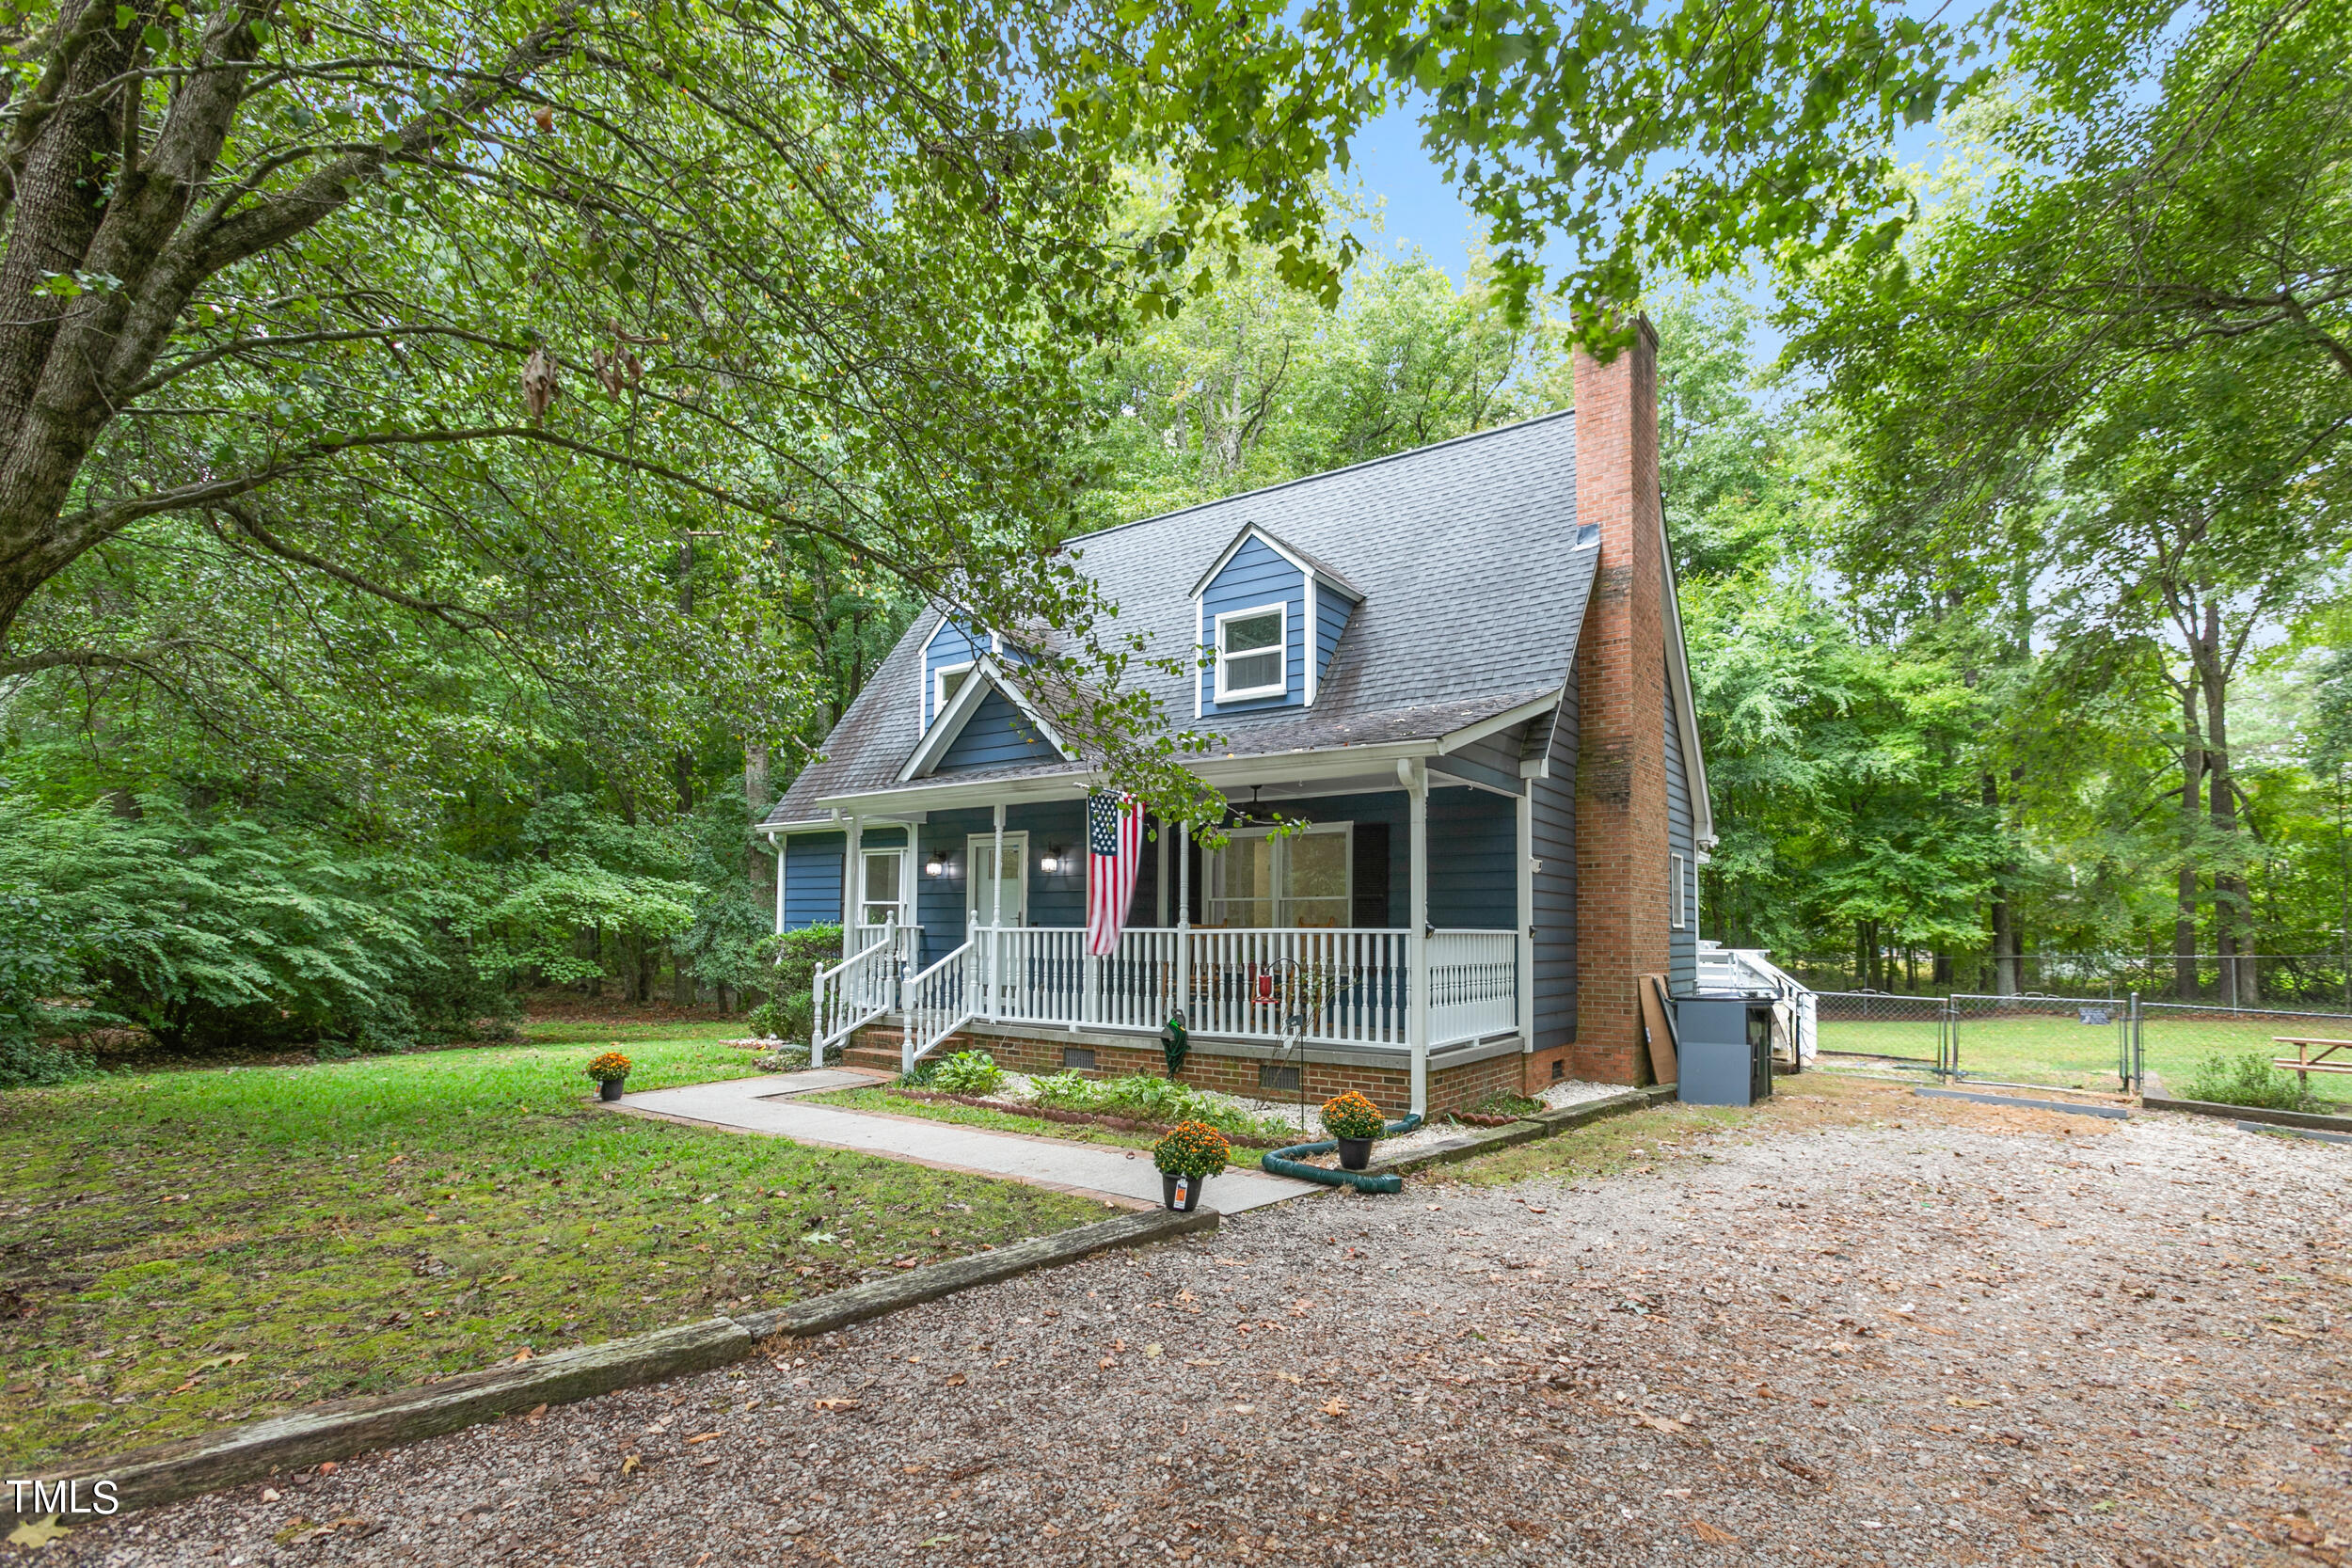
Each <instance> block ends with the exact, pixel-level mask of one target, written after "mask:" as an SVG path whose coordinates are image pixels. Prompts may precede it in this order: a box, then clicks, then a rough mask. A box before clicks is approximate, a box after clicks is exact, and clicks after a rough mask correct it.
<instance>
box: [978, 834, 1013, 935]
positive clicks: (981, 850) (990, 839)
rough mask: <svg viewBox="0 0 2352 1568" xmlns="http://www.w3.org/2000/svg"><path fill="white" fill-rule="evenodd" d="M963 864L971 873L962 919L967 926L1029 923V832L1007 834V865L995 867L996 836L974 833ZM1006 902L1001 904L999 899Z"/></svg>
mask: <svg viewBox="0 0 2352 1568" xmlns="http://www.w3.org/2000/svg"><path fill="white" fill-rule="evenodd" d="M963 863H964V864H966V865H968V866H970V867H971V868H972V874H971V875H970V876H968V877H966V878H965V879H963V918H964V925H965V927H966V928H967V929H970V930H977V929H979V928H980V927H983V926H987V925H990V924H992V922H993V923H996V924H1001V925H1005V926H1026V925H1027V924H1028V923H1029V835H1028V834H1027V833H1025V832H1018V833H1007V834H1006V835H1005V864H1004V872H1003V875H1002V877H1001V878H1000V877H999V876H998V874H997V867H996V835H995V834H994V833H974V834H973V835H972V838H971V847H970V849H969V851H968V852H967V853H966V854H965V856H964V861H963ZM1000 896H1001V897H1002V899H1003V900H1004V902H1003V903H1002V905H1001V906H1000V905H998V904H997V902H996V900H997V899H998V898H999V897H1000Z"/></svg>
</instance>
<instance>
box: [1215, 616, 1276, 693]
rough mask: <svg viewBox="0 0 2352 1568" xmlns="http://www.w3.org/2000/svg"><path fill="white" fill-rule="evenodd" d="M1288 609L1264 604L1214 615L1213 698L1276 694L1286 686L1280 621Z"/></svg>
mask: <svg viewBox="0 0 2352 1568" xmlns="http://www.w3.org/2000/svg"><path fill="white" fill-rule="evenodd" d="M1288 614H1289V610H1288V608H1287V607H1286V606H1283V605H1279V604H1276V605H1265V606H1263V607H1262V608H1260V609H1257V610H1235V611H1233V612H1232V614H1228V615H1220V616H1218V617H1217V618H1216V700H1217V701H1218V702H1220V703H1230V702H1234V701H1237V700H1239V699H1242V698H1246V697H1279V696H1280V695H1281V694H1282V693H1283V692H1284V691H1285V690H1287V689H1289V683H1288V682H1287V681H1286V680H1285V679H1284V678H1283V674H1282V662H1283V652H1284V650H1283V643H1284V642H1285V641H1286V639H1285V637H1284V635H1283V632H1284V626H1283V622H1284V621H1285V619H1286V618H1287V617H1288Z"/></svg>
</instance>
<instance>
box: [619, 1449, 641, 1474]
mask: <svg viewBox="0 0 2352 1568" xmlns="http://www.w3.org/2000/svg"><path fill="white" fill-rule="evenodd" d="M642 1468H644V1460H643V1459H642V1458H640V1457H639V1456H638V1455H636V1454H633V1453H628V1454H623V1455H622V1456H621V1474H623V1475H625V1476H633V1475H635V1474H636V1473H637V1472H638V1471H639V1470H640V1469H642Z"/></svg>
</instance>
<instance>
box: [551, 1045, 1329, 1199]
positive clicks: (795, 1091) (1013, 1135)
mask: <svg viewBox="0 0 2352 1568" xmlns="http://www.w3.org/2000/svg"><path fill="white" fill-rule="evenodd" d="M878 1082H882V1077H881V1076H878V1075H876V1074H872V1073H864V1072H856V1071H851V1070H850V1069H834V1068H820V1069H815V1070H813V1071H807V1072H787V1073H780V1074H775V1075H771V1076H768V1077H761V1078H734V1079H729V1080H727V1081H726V1082H724V1083H720V1084H693V1085H688V1086H687V1087H685V1088H681V1089H656V1090H653V1091H651V1092H650V1093H646V1094H631V1095H624V1096H623V1097H622V1098H621V1100H620V1102H619V1106H618V1108H619V1109H620V1110H623V1111H633V1112H636V1113H638V1114H640V1115H645V1116H657V1117H666V1118H668V1119H671V1120H674V1121H690V1122H698V1123H700V1124H702V1125H704V1126H707V1127H723V1128H726V1129H727V1130H729V1131H731V1132H760V1133H766V1134H767V1135H769V1136H771V1137H782V1138H789V1139H791V1140H792V1141H793V1142H794V1143H798V1144H809V1145H812V1146H815V1147H817V1148H853V1149H856V1150H857V1151H858V1152H860V1153H862V1154H879V1155H881V1156H882V1157H883V1158H885V1159H892V1160H905V1161H909V1162H911V1163H912V1164H918V1165H930V1166H933V1167H935V1168H937V1169H940V1170H961V1171H969V1172H971V1173H972V1174H973V1175H975V1176H993V1177H996V1178H999V1179H1001V1180H1008V1181H1025V1182H1027V1183H1029V1184H1030V1185H1031V1186H1037V1187H1051V1188H1054V1189H1056V1190H1057V1191H1060V1192H1071V1193H1080V1194H1084V1195H1086V1196H1092V1197H1100V1198H1104V1199H1105V1200H1108V1201H1110V1202H1114V1203H1118V1204H1120V1205H1121V1206H1122V1207H1127V1208H1147V1209H1156V1208H1158V1207H1159V1204H1160V1173H1159V1172H1158V1171H1157V1170H1155V1169H1153V1168H1152V1161H1151V1158H1150V1156H1148V1155H1145V1154H1140V1153H1137V1152H1136V1151H1135V1150H1132V1149H1124V1148H1098V1147H1095V1146H1093V1145H1089V1144H1081V1143H1072V1142H1068V1141H1065V1140H1063V1139H1059V1138H1040V1137H1030V1136H1027V1135H1026V1134H1024V1133H1019V1132H990V1131H988V1130H987V1129H985V1128H978V1127H958V1126H954V1125H952V1124H950V1123H947V1122H940V1121H931V1120H928V1119H925V1118H921V1117H887V1116H875V1115H872V1114H871V1113H868V1112H865V1111H851V1110H846V1109H844V1108H842V1107H840V1106H837V1105H809V1104H804V1103H803V1102H801V1101H799V1100H797V1099H796V1098H794V1097H796V1096H798V1095H803V1094H815V1093H817V1092H818V1091H819V1090H823V1089H837V1088H845V1087H849V1086H851V1085H860V1084H872V1083H878ZM593 1103H597V1104H601V1103H603V1102H602V1101H594V1102H593ZM1325 1190H1326V1189H1324V1188H1321V1187H1317V1186H1312V1185H1311V1184H1309V1183H1307V1182H1304V1181H1292V1180H1286V1179H1285V1178H1282V1177H1279V1176H1268V1175H1266V1174H1264V1173H1263V1171H1256V1170H1240V1169H1236V1170H1229V1171H1227V1172H1226V1173H1225V1174H1224V1175H1222V1176H1218V1177H1213V1178H1211V1180H1210V1181H1209V1185H1208V1190H1207V1192H1206V1194H1205V1195H1204V1196H1205V1201H1206V1203H1207V1206H1208V1207H1210V1208H1212V1209H1215V1210H1216V1211H1217V1212H1220V1213H1226V1214H1237V1213H1240V1212H1242V1211H1243V1210H1246V1209H1262V1208H1264V1207H1265V1206H1266V1205H1268V1204H1271V1203H1280V1202H1282V1201H1283V1200H1284V1199H1286V1198H1294V1197H1304V1196H1308V1195H1309V1194H1311V1193H1319V1192H1323V1191H1325Z"/></svg>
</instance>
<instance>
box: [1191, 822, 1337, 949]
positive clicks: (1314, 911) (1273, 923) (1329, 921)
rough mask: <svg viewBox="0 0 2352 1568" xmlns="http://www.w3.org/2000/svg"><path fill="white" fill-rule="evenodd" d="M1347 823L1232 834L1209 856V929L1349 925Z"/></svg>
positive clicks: (1332, 927)
mask: <svg viewBox="0 0 2352 1568" xmlns="http://www.w3.org/2000/svg"><path fill="white" fill-rule="evenodd" d="M1354 843H1355V836H1354V832H1353V824H1351V823H1346V822H1319V823H1317V824H1315V825H1314V826H1312V827H1310V828H1308V829H1306V830H1304V831H1303V832H1293V833H1284V834H1280V835H1277V834H1276V833H1275V832H1273V831H1272V830H1271V829H1266V828H1254V829H1253V828H1236V829H1234V830H1233V831H1232V836H1231V837H1230V838H1229V839H1228V840H1227V841H1226V845H1225V847H1224V848H1222V849H1220V850H1218V851H1216V853H1215V854H1214V855H1212V856H1210V857H1209V863H1208V877H1209V907H1208V917H1209V918H1208V924H1209V925H1211V926H1213V927H1228V928H1235V929H1259V930H1263V929H1265V928H1267V927H1279V928H1295V927H1306V928H1310V929H1323V930H1329V929H1334V928H1337V927H1344V926H1347V925H1349V924H1351V923H1352V921H1351V916H1352V914H1353V911H1354V907H1355V906H1354V893H1355V886H1354V872H1355V859H1356V857H1355V851H1354Z"/></svg>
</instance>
